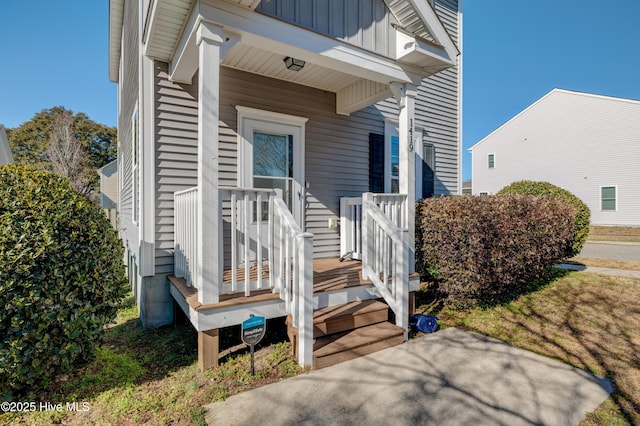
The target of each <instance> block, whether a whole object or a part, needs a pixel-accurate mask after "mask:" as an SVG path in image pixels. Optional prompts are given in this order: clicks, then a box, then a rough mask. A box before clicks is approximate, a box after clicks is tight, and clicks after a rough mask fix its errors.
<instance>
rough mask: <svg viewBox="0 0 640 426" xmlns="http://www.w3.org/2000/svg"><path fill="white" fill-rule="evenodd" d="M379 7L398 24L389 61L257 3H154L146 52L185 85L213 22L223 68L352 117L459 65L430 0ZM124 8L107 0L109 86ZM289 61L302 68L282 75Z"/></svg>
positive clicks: (170, 0) (119, 2)
mask: <svg viewBox="0 0 640 426" xmlns="http://www.w3.org/2000/svg"><path fill="white" fill-rule="evenodd" d="M384 1H385V3H386V4H387V7H388V8H389V10H390V11H391V13H393V14H394V15H395V16H396V18H397V20H398V22H399V23H400V25H399V27H398V28H397V29H396V31H397V34H396V38H397V40H398V42H397V46H398V47H397V52H396V55H395V57H393V58H392V57H388V56H383V55H379V54H377V53H374V52H371V51H368V50H366V49H363V48H360V47H357V46H355V45H352V44H349V43H347V42H344V41H342V40H339V39H335V38H332V37H329V36H325V35H322V34H319V33H316V32H313V31H311V30H308V29H305V28H302V27H299V26H296V25H292V24H289V23H286V22H283V21H280V20H277V19H275V18H272V17H269V16H266V15H263V14H259V13H256V12H254V9H255V7H256V6H257V5H258V4H259V3H260V1H258V0H225V1H214V0H152V1H151V4H150V6H149V11H148V14H147V17H146V23H145V28H144V33H143V44H144V53H145V54H146V55H147V56H149V57H151V58H154V59H157V60H161V61H164V62H168V63H169V64H170V76H171V78H172V79H173V80H175V81H180V82H190V81H191V78H192V77H193V75H194V74H195V72H196V70H197V67H198V56H197V48H196V42H195V40H196V35H195V33H196V29H197V27H198V25H199V23H200V22H202V21H206V22H211V23H214V24H216V25H219V26H221V27H222V28H223V29H224V31H225V32H227V33H228V34H229V37H231V38H233V39H235V40H236V41H237V42H236V43H235V45H234V46H233V47H232V48H231V49H230V50H229V51H228V52H227V54H226V56H225V57H224V60H223V62H222V65H223V66H227V67H231V68H236V69H240V70H244V71H247V72H252V73H257V74H261V75H265V76H268V77H271V78H277V79H282V80H287V81H291V82H294V83H298V84H302V85H306V86H311V87H316V88H319V89H322V90H327V91H331V92H334V93H336V94H337V105H336V111H337V112H338V113H343V114H349V113H351V112H354V111H357V110H358V109H361V108H363V107H365V106H367V105H370V104H373V103H375V102H378V101H380V100H382V99H386V98H388V97H389V96H391V91H390V90H389V84H390V83H392V82H398V83H411V84H416V85H417V84H420V81H421V79H422V78H424V77H427V76H429V75H431V74H434V73H436V72H438V71H441V70H443V69H446V68H448V67H450V66H452V65H455V63H456V56H457V54H458V50H457V48H456V47H455V45H454V43H453V42H452V40H451V38H450V37H449V35H448V34H447V32H446V30H445V29H444V27H443V25H442V23H441V22H440V20H439V19H438V17H437V15H436V14H435V11H434V10H433V8H432V6H431V5H430V4H429V2H428V1H426V0H402V1H399V0H384ZM122 3H123V0H111V1H110V78H111V80H112V81H117V79H118V75H117V74H118V65H119V60H120V39H119V38H120V35H121V28H122V8H123V4H122ZM286 56H292V57H295V58H297V59H302V60H304V61H305V62H306V65H305V67H304V69H303V70H302V71H300V72H295V71H290V70H288V69H286V68H285V67H284V65H283V59H284V58H285V57H286Z"/></svg>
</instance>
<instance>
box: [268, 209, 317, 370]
mask: <svg viewBox="0 0 640 426" xmlns="http://www.w3.org/2000/svg"><path fill="white" fill-rule="evenodd" d="M269 222H270V227H269V230H270V231H269V234H270V241H272V244H271V245H270V251H269V265H271V273H270V275H269V277H270V279H271V285H272V286H273V288H274V290H277V291H278V292H279V293H280V298H281V299H282V300H283V301H284V302H285V309H286V311H287V313H288V314H290V315H291V319H292V321H293V326H294V327H296V328H297V329H298V363H299V364H300V365H302V366H312V365H313V308H314V302H313V234H310V233H306V232H303V231H302V229H301V228H300V226H299V225H298V224H297V223H296V221H295V219H294V218H293V216H292V215H291V212H290V211H289V209H288V208H287V206H286V204H285V203H284V201H283V200H282V198H279V197H272V198H271V202H270V208H269Z"/></svg>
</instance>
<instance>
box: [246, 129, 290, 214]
mask: <svg viewBox="0 0 640 426" xmlns="http://www.w3.org/2000/svg"><path fill="white" fill-rule="evenodd" d="M292 184H293V135H275V134H268V133H263V132H254V133H253V187H254V188H273V189H280V190H281V191H282V199H283V200H284V202H285V203H286V204H287V207H289V210H291V209H292V198H291V197H292V194H291V188H292Z"/></svg>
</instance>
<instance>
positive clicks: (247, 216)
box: [243, 191, 251, 296]
mask: <svg viewBox="0 0 640 426" xmlns="http://www.w3.org/2000/svg"><path fill="white" fill-rule="evenodd" d="M243 209H244V295H245V296H250V295H251V199H250V198H249V192H248V191H245V193H244V207H243Z"/></svg>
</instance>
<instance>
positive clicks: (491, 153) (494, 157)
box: [487, 152, 496, 170]
mask: <svg viewBox="0 0 640 426" xmlns="http://www.w3.org/2000/svg"><path fill="white" fill-rule="evenodd" d="M491 155H493V167H491V166H489V157H490V156H491ZM495 168H496V153H495V152H490V153H488V154H487V169H489V170H491V169H495Z"/></svg>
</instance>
